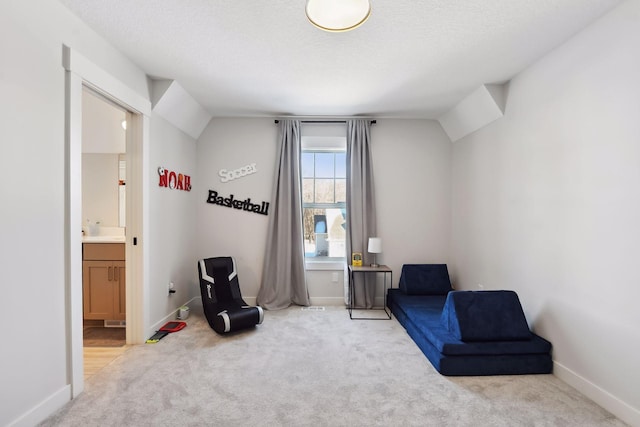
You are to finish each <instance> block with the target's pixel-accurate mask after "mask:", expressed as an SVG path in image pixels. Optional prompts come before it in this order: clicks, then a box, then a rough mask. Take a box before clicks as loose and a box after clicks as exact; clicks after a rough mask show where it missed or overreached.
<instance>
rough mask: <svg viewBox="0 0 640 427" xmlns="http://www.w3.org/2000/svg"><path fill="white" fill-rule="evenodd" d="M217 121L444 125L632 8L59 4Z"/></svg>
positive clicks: (532, 2)
mask: <svg viewBox="0 0 640 427" xmlns="http://www.w3.org/2000/svg"><path fill="white" fill-rule="evenodd" d="M59 1H60V2H61V3H63V4H64V5H66V6H67V7H68V8H69V9H71V11H73V12H74V13H75V14H76V15H77V16H79V17H80V18H81V19H82V20H83V21H84V22H86V23H87V24H88V25H89V26H90V27H92V28H93V29H94V30H95V31H96V32H98V33H99V34H101V35H102V36H103V37H105V39H107V40H108V41H110V42H111V43H112V44H113V45H114V46H115V47H117V48H118V49H119V50H120V51H122V52H123V53H124V54H125V55H127V56H128V57H129V58H130V59H131V60H132V61H133V62H135V63H136V64H137V65H138V66H139V67H140V68H141V69H142V70H144V71H145V72H146V73H147V74H148V75H149V76H150V77H152V78H159V79H160V78H161V79H172V80H177V81H178V82H179V83H180V85H181V86H182V87H184V88H185V89H186V90H187V91H188V92H189V93H190V94H191V95H192V96H193V97H194V98H195V99H196V100H197V101H198V102H199V103H200V104H201V105H202V106H203V107H204V108H205V109H206V110H208V111H209V112H210V113H211V114H212V115H214V116H227V117H228V116H234V117H235V116H277V115H285V114H290V115H300V116H355V115H366V116H375V117H405V118H437V117H438V116H440V115H441V114H442V113H444V112H446V111H448V110H449V109H450V108H452V107H453V106H455V104H457V103H458V102H459V101H460V100H461V99H463V98H464V97H465V96H466V95H468V94H469V93H470V92H471V91H472V90H474V89H476V88H477V87H478V86H479V85H481V84H484V83H502V82H505V81H508V80H509V79H511V78H512V77H513V76H514V75H516V74H517V73H518V72H520V71H521V70H523V69H524V68H526V67H527V66H528V65H530V64H531V63H533V62H535V61H536V60H537V59H538V58H540V57H541V56H542V55H544V54H545V53H546V52H548V51H550V50H551V49H553V48H554V47H556V46H558V45H560V44H561V43H563V42H564V41H566V40H567V39H568V38H570V37H571V36H572V35H573V34H575V33H576V32H578V31H579V30H580V29H582V28H584V27H585V26H586V25H588V24H589V23H590V22H592V21H593V20H595V19H596V18H598V17H599V16H601V15H602V14H604V13H605V12H606V11H607V10H609V9H611V8H612V7H613V6H615V5H617V4H618V3H620V0H372V13H371V17H370V19H369V21H367V22H366V23H365V24H364V25H363V26H362V27H360V28H358V29H356V30H354V31H351V32H348V33H327V32H323V31H321V30H319V29H317V28H315V27H313V26H312V25H311V24H310V23H309V22H308V21H307V19H306V17H305V14H304V6H305V1H304V0H270V1H258V0H254V1H247V0H244V1H243V0H184V1H183V0H109V1H105V0H59Z"/></svg>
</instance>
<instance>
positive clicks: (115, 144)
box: [81, 87, 130, 378]
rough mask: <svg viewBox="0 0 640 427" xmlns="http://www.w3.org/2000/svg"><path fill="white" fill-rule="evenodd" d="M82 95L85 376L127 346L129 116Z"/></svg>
mask: <svg viewBox="0 0 640 427" xmlns="http://www.w3.org/2000/svg"><path fill="white" fill-rule="evenodd" d="M127 113H130V112H129V111H127V110H125V109H124V108H123V107H121V106H120V105H118V104H116V103H114V102H112V101H110V100H108V99H107V98H105V97H103V96H102V95H100V94H99V93H97V92H95V91H93V90H91V89H90V88H88V87H83V91H82V218H83V223H82V225H81V227H82V247H83V250H82V300H83V329H82V332H83V351H84V370H85V374H84V377H85V378H88V377H89V376H90V375H91V374H93V373H95V372H97V371H98V370H99V369H101V368H102V367H104V366H106V365H107V364H108V363H110V362H111V361H112V360H113V359H114V358H115V357H117V356H119V355H120V354H122V352H123V351H124V348H123V347H124V346H125V345H126V324H127V323H126V274H125V273H126V253H125V241H126V163H127V160H126V145H127V144H126V136H127V135H126V123H127V122H126V117H127Z"/></svg>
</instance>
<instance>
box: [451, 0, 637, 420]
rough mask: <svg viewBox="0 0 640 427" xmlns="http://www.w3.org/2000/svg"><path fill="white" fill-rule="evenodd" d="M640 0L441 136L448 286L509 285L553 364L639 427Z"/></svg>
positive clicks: (539, 64) (559, 372)
mask: <svg viewBox="0 0 640 427" xmlns="http://www.w3.org/2000/svg"><path fill="white" fill-rule="evenodd" d="M638 52H640V2H637V1H628V2H625V3H623V4H622V5H621V6H620V7H619V8H617V9H615V10H614V11H612V12H611V13H609V14H608V15H606V16H605V17H604V18H602V19H601V20H600V21H598V22H597V23H595V24H594V25H592V26H590V27H589V28H588V29H586V30H585V31H583V32H582V33H580V34H578V35H577V36H576V37H574V38H573V39H572V40H570V41H569V42H568V43H566V44H565V45H563V46H561V47H559V48H558V49H557V50H555V51H554V52H552V53H551V54H549V55H547V56H546V57H544V58H543V59H542V60H540V61H539V62H537V63H536V64H534V65H533V66H531V67H530V68H529V69H527V70H526V71H525V72H523V73H521V74H520V75H519V76H518V77H516V78H515V79H513V80H512V82H511V84H510V87H509V94H508V102H507V106H506V114H505V116H504V118H503V119H500V120H498V121H496V122H494V123H493V124H491V125H489V126H487V127H486V128H484V129H482V130H480V131H478V132H476V133H475V134H472V135H470V136H468V137H466V138H465V139H463V140H461V141H459V142H457V143H455V144H454V151H453V258H454V260H455V268H454V271H455V274H456V276H457V277H458V282H459V283H458V285H459V286H461V287H463V288H465V289H475V288H477V285H478V284H482V285H483V286H484V288H485V289H514V290H516V291H517V292H518V293H519V295H520V298H521V301H522V304H523V306H524V309H525V312H526V314H527V318H528V320H529V322H530V323H531V325H532V326H533V328H534V330H535V331H536V332H537V333H539V334H540V335H542V336H544V337H545V338H547V339H549V340H550V341H551V342H552V344H553V348H554V349H553V358H554V360H555V363H556V364H555V373H556V375H558V376H560V377H561V378H563V379H565V380H566V381H568V382H569V383H570V384H573V385H574V386H576V387H577V388H579V389H580V390H581V391H583V392H585V393H586V394H588V395H589V396H591V397H592V398H594V399H595V400H596V401H597V402H599V403H600V404H601V405H603V406H605V407H606V408H608V409H610V410H611V411H613V412H614V413H616V414H617V415H618V416H620V417H623V418H624V419H626V420H627V421H629V422H631V423H632V424H634V425H640V412H639V409H640V394H639V393H638V384H639V383H640V370H638V363H637V361H638V354H640V332H639V331H638V328H637V326H638V325H639V324H640V310H638V307H637V301H638V300H640V286H639V283H640V270H639V269H638V267H637V261H638V259H640V245H639V244H638V242H640V227H639V226H638V218H640V190H639V189H640V186H639V183H640V73H639V72H638V70H640V56H639V55H638Z"/></svg>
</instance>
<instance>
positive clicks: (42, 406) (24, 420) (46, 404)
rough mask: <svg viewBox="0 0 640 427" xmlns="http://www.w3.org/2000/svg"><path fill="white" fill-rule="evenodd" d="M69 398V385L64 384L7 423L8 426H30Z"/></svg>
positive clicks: (51, 412)
mask: <svg viewBox="0 0 640 427" xmlns="http://www.w3.org/2000/svg"><path fill="white" fill-rule="evenodd" d="M70 400H71V385H66V386H64V387H62V388H61V389H60V390H58V391H56V392H55V393H53V394H52V395H51V396H49V397H47V398H46V399H45V400H43V401H42V402H40V403H39V404H38V405H36V406H34V407H33V408H31V409H30V410H29V411H28V412H27V413H25V414H23V415H21V416H20V417H19V418H17V419H15V420H14V421H12V422H11V423H9V427H32V426H35V425H37V424H39V423H41V422H42V421H44V420H45V419H46V418H47V417H49V416H50V415H52V414H53V413H54V412H56V411H57V410H58V409H60V408H62V407H63V406H64V405H65V404H67V402H69V401H70Z"/></svg>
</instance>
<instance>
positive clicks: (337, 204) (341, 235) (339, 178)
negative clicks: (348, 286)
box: [301, 136, 347, 261]
mask: <svg viewBox="0 0 640 427" xmlns="http://www.w3.org/2000/svg"><path fill="white" fill-rule="evenodd" d="M345 141H346V138H345V137H344V136H343V137H341V138H335V137H334V138H326V137H324V138H323V137H315V138H306V139H305V138H304V137H303V146H302V164H301V171H302V208H303V224H304V251H305V257H306V258H307V260H317V261H338V260H343V259H344V258H345V237H346V197H347V171H346V169H347V165H346V157H347V155H346V143H345Z"/></svg>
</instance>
